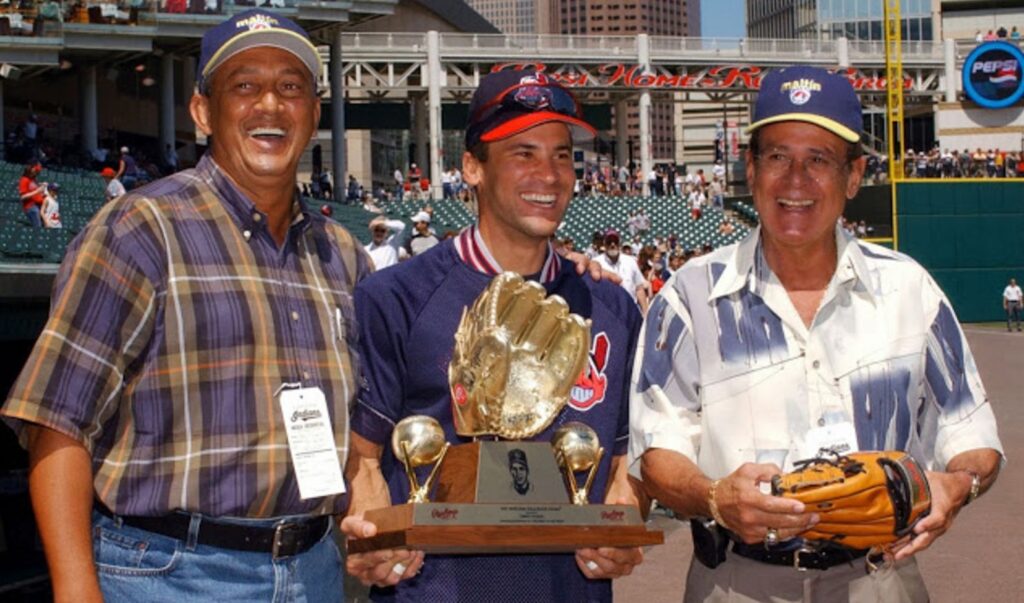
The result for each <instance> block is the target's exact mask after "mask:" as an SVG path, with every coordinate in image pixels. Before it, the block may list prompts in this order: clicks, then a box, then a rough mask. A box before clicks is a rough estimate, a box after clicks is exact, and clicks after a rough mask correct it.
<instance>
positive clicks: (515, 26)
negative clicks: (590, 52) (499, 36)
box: [466, 0, 558, 34]
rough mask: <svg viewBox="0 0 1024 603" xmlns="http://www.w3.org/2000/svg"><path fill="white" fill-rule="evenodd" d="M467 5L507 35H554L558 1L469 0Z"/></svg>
mask: <svg viewBox="0 0 1024 603" xmlns="http://www.w3.org/2000/svg"><path fill="white" fill-rule="evenodd" d="M466 4H468V5H470V6H471V7H473V10H475V11H476V12H478V13H480V15H481V16H483V17H484V18H485V19H487V20H488V21H490V22H491V24H492V25H494V26H495V27H496V28H498V30H500V31H501V32H502V33H506V34H529V33H552V32H553V31H555V27H556V24H557V23H558V20H557V15H556V12H555V11H556V9H557V0H536V1H533V0H467V1H466Z"/></svg>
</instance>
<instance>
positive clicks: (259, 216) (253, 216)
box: [252, 213, 263, 222]
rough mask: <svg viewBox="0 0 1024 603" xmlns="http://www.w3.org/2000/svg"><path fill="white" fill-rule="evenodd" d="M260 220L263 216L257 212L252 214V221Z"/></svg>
mask: <svg viewBox="0 0 1024 603" xmlns="http://www.w3.org/2000/svg"><path fill="white" fill-rule="evenodd" d="M262 220H263V216H261V215H259V214H257V213H254V214H253V215H252V221H253V222H261V221H262Z"/></svg>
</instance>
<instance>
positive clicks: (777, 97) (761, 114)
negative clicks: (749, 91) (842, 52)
mask: <svg viewBox="0 0 1024 603" xmlns="http://www.w3.org/2000/svg"><path fill="white" fill-rule="evenodd" d="M780 121H803V122H807V123H812V124H814V125H816V126H821V127H822V128H825V129H826V130H828V131H829V132H832V133H833V134H835V135H836V136H839V137H840V138H842V139H843V140H845V141H847V142H858V141H860V133H861V130H862V129H863V127H864V122H863V117H862V116H861V106H860V100H859V99H858V98H857V93H856V92H854V90H853V86H851V85H850V81H849V80H847V79H846V78H845V77H843V76H842V75H839V74H835V73H829V72H828V71H825V70H824V69H822V68H820V67H811V66H809V65H797V66H794V67H786V68H785V69H777V70H775V71H772V72H771V73H769V74H768V75H766V76H765V77H764V79H762V80H761V90H760V92H759V93H758V95H757V103H756V104H755V105H754V121H753V123H751V124H750V126H749V127H748V128H747V134H750V133H752V132H754V130H757V129H758V128H760V127H761V126H767V125H768V124H774V123H777V122H780Z"/></svg>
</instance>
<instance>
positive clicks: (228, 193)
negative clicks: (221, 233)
mask: <svg viewBox="0 0 1024 603" xmlns="http://www.w3.org/2000/svg"><path fill="white" fill-rule="evenodd" d="M196 174H197V175H198V176H199V177H200V178H202V179H204V180H206V181H207V182H208V183H209V184H210V186H211V187H212V188H213V190H214V191H215V192H216V193H217V198H218V199H220V201H221V203H223V204H224V209H225V210H226V211H227V213H228V215H230V216H231V217H232V218H234V220H235V224H237V225H238V228H239V230H241V231H242V232H243V233H245V232H249V233H252V232H254V231H256V230H257V229H259V228H263V229H266V227H267V214H266V213H264V212H262V211H260V209H259V208H258V207H256V204H255V203H253V201H252V199H250V198H249V196H248V195H246V194H245V193H244V192H242V189H240V188H238V185H236V184H235V183H234V182H233V181H232V180H231V178H229V177H228V176H227V175H226V174H225V173H224V171H223V170H222V169H221V167H220V166H219V165H217V162H216V161H214V160H213V157H211V156H210V154H209V153H207V154H205V155H203V158H202V159H200V160H199V163H198V164H197V165H196ZM297 224H302V225H303V228H305V227H306V226H308V225H309V224H310V220H309V209H308V208H307V207H306V206H305V204H303V203H302V202H301V201H300V200H299V197H298V195H295V196H294V197H293V198H292V223H291V226H292V227H294V226H295V225H297ZM246 240H249V237H248V236H247V237H246Z"/></svg>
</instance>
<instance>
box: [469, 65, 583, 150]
mask: <svg viewBox="0 0 1024 603" xmlns="http://www.w3.org/2000/svg"><path fill="white" fill-rule="evenodd" d="M553 121H557V122H562V123H564V124H566V125H568V126H569V129H570V130H571V131H572V138H573V142H585V141H588V140H591V139H593V138H594V135H595V134H596V131H595V130H594V128H593V127H591V125H590V124H588V123H587V122H585V121H584V120H583V114H582V111H581V110H580V105H579V103H577V102H576V99H575V98H574V97H573V95H572V93H571V92H569V91H568V90H566V89H565V88H563V87H562V86H561V85H559V84H558V83H557V82H555V81H554V80H553V79H551V78H550V77H548V76H547V75H546V74H545V73H544V72H542V71H528V70H527V71H497V72H495V73H491V74H488V75H487V76H486V77H485V78H484V79H482V80H481V81H480V86H479V87H478V88H477V89H476V92H475V93H473V100H472V101H470V103H469V123H468V124H466V148H467V149H472V148H473V147H475V146H476V145H478V144H479V143H481V142H494V141H496V140H503V139H505V138H508V137H509V136H515V135H516V134H519V133H520V132H524V131H526V130H529V129H530V128H532V127H534V126H539V125H540V124H544V123H548V122H553Z"/></svg>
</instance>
